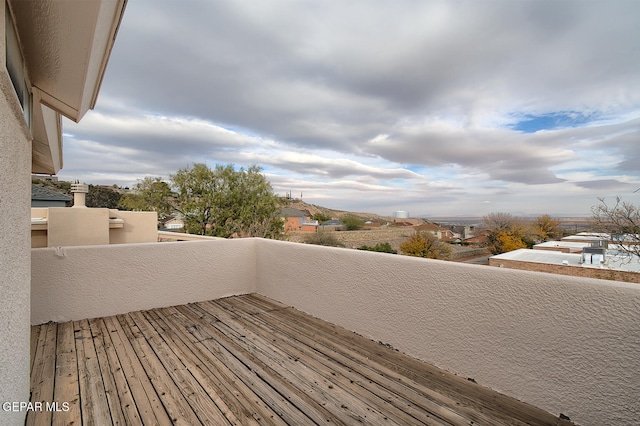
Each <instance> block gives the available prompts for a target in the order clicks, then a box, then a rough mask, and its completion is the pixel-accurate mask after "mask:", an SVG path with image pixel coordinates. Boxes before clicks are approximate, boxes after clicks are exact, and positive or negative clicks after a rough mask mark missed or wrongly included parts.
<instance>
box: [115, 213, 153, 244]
mask: <svg viewBox="0 0 640 426" xmlns="http://www.w3.org/2000/svg"><path fill="white" fill-rule="evenodd" d="M109 216H110V217H115V218H117V219H123V220H124V226H123V227H122V228H114V229H110V230H109V243H110V244H130V243H148V242H151V241H157V240H158V214H157V213H156V212H127V211H120V210H109Z"/></svg>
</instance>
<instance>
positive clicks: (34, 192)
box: [31, 184, 73, 202]
mask: <svg viewBox="0 0 640 426" xmlns="http://www.w3.org/2000/svg"><path fill="white" fill-rule="evenodd" d="M31 200H32V201H33V200H37V201H64V202H68V201H71V200H73V197H71V196H69V195H65V194H62V193H60V192H57V191H53V190H51V189H49V188H45V187H43V186H40V185H34V184H31Z"/></svg>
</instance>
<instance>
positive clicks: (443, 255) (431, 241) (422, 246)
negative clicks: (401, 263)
mask: <svg viewBox="0 0 640 426" xmlns="http://www.w3.org/2000/svg"><path fill="white" fill-rule="evenodd" d="M400 251H401V252H402V253H404V254H406V255H408V256H415V257H426V258H429V259H445V260H446V259H449V258H450V257H451V247H450V246H449V245H448V244H447V243H443V242H442V241H440V240H438V238H437V237H436V236H435V235H433V234H432V233H431V232H425V231H421V232H416V233H415V234H413V235H412V236H411V237H409V238H408V239H407V240H406V241H405V242H403V243H402V244H400Z"/></svg>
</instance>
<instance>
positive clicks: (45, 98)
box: [9, 0, 126, 122]
mask: <svg viewBox="0 0 640 426" xmlns="http://www.w3.org/2000/svg"><path fill="white" fill-rule="evenodd" d="M9 3H10V6H11V9H12V11H13V14H14V17H15V24H16V27H17V30H18V36H19V38H20V44H21V46H22V49H23V55H24V57H25V62H26V66H27V70H28V73H29V78H30V81H31V85H32V86H34V87H36V88H38V89H39V90H40V92H41V102H42V103H44V104H45V105H48V106H49V107H51V108H52V109H53V110H55V111H56V112H59V113H60V114H63V115H65V116H67V117H68V118H70V119H72V120H74V121H76V122H77V121H79V120H80V119H81V118H82V116H83V115H84V114H85V113H86V112H87V111H88V110H89V109H91V108H93V107H94V105H95V102H96V98H97V96H98V91H99V89H100V84H101V82H102V77H103V75H104V71H105V69H106V65H107V61H108V59H109V55H110V53H111V48H112V46H113V42H114V40H115V36H116V33H117V30H118V27H119V25H120V22H121V19H122V13H123V11H124V7H125V4H126V0H82V1H73V0H48V1H24V0H9Z"/></svg>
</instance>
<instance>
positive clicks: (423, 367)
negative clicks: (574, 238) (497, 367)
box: [27, 294, 571, 425]
mask: <svg viewBox="0 0 640 426" xmlns="http://www.w3.org/2000/svg"><path fill="white" fill-rule="evenodd" d="M31 341H32V356H31V357H32V363H31V365H32V368H31V383H32V389H31V390H32V394H31V395H32V396H31V399H32V401H33V402H36V401H61V402H62V401H65V402H68V403H69V407H68V408H69V409H68V410H66V411H64V410H61V411H56V412H53V413H52V412H51V411H46V410H42V411H37V410H36V411H31V412H29V413H28V417H27V423H29V422H31V421H42V422H43V423H46V424H49V423H54V422H63V423H64V424H70V423H72V422H73V423H74V424H81V423H82V424H88V423H91V422H94V423H95V424H106V423H109V424H111V422H113V424H142V423H144V424H152V423H155V424H168V423H184V424H191V425H195V424H216V425H222V424H243V425H244V424H296V425H299V424H327V422H331V423H336V424H355V423H361V424H435V425H440V424H453V425H463V424H465V425H468V424H487V425H497V424H510V425H564V424H567V425H568V424H571V423H570V422H568V421H566V420H561V419H558V418H557V417H554V416H552V415H551V414H549V413H547V412H544V411H542V410H540V409H537V408H534V407H532V406H530V405H527V404H524V403H521V402H519V401H517V400H515V399H513V398H511V397H507V396H504V395H502V394H499V393H497V392H494V391H492V390H489V389H488V388H485V387H482V386H480V385H477V384H475V383H473V382H471V381H468V380H465V379H463V378H460V377H457V376H454V375H452V374H450V373H447V372H445V371H443V370H439V369H437V368H435V367H433V366H431V365H429V364H426V363H423V362H420V361H417V360H416V359H413V358H411V357H408V356H406V355H403V354H401V353H399V352H397V351H395V350H393V349H392V348H391V347H389V346H388V345H384V344H381V343H376V342H373V341H371V340H369V339H366V338H364V337H361V336H359V335H357V334H354V333H352V332H349V331H347V330H345V329H342V328H340V327H337V326H335V325H332V324H329V323H327V322H325V321H322V320H319V319H316V318H313V317H312V316H310V315H307V314H304V313H302V312H300V311H297V310H295V309H293V308H290V307H287V306H284V305H282V304H279V303H276V302H274V301H272V300H270V299H267V298H265V297H263V296H260V295H257V294H252V295H245V296H235V297H230V298H225V299H218V300H215V301H209V302H201V303H193V304H189V305H181V306H175V307H170V308H159V309H153V310H149V311H139V312H132V313H128V314H124V315H117V316H111V317H106V318H97V319H91V320H81V321H75V322H65V323H59V324H58V323H53V322H49V323H46V324H42V325H39V326H34V327H32V338H31ZM78 360H81V362H78ZM54 372H55V374H54ZM54 376H55V379H54Z"/></svg>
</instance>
